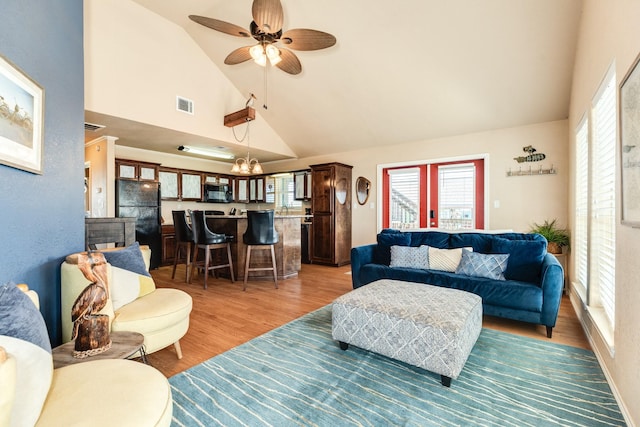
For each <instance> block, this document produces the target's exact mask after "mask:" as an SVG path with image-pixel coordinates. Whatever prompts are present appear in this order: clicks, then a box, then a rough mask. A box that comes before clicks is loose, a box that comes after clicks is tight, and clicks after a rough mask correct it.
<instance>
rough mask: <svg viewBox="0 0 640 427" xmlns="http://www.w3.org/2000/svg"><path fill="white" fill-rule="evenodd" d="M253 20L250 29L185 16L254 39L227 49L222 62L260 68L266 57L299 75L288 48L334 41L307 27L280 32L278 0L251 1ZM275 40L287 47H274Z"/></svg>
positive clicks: (321, 45)
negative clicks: (228, 51) (232, 49)
mask: <svg viewBox="0 0 640 427" xmlns="http://www.w3.org/2000/svg"><path fill="white" fill-rule="evenodd" d="M251 13H252V15H253V21H251V25H250V31H247V30H245V29H244V28H242V27H240V26H238V25H235V24H230V23H228V22H225V21H220V20H218V19H214V18H207V17H205V16H198V15H189V19H191V20H192V21H195V22H197V23H198V24H201V25H204V26H205V27H208V28H212V29H214V30H216V31H220V32H223V33H226V34H231V35H232V36H237V37H253V38H254V39H256V40H257V41H258V43H257V44H255V45H253V46H244V47H241V48H238V49H236V50H234V51H233V52H231V53H230V54H229V55H228V56H227V57H226V58H225V60H224V63H225V64H228V65H235V64H240V63H242V62H245V61H248V60H249V59H253V60H254V61H255V62H256V63H257V64H259V65H262V66H263V67H264V66H266V65H267V59H268V60H269V62H270V63H271V65H275V66H276V67H278V68H280V69H281V70H282V71H284V72H286V73H289V74H300V72H301V71H302V64H300V60H299V59H298V57H297V56H296V55H295V54H294V53H293V52H292V51H290V50H289V49H294V50H319V49H325V48H328V47H331V46H333V45H334V44H336V38H335V37H334V36H332V35H331V34H329V33H325V32H323V31H317V30H309V29H303V28H300V29H294V30H287V31H285V32H283V31H282V24H283V21H284V13H283V11H282V4H281V3H280V0H254V1H253V6H252V8H251ZM276 43H281V44H282V45H284V46H286V47H288V48H289V49H285V48H284V47H282V46H280V47H278V46H276Z"/></svg>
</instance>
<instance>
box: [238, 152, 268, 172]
mask: <svg viewBox="0 0 640 427" xmlns="http://www.w3.org/2000/svg"><path fill="white" fill-rule="evenodd" d="M231 172H233V173H241V174H245V175H249V174H252V173H256V174H260V173H262V165H260V162H258V159H256V158H255V157H254V158H253V159H252V158H251V157H250V156H249V152H248V151H247V157H241V158H239V159H236V162H235V163H234V165H233V167H232V168H231Z"/></svg>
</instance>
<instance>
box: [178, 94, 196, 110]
mask: <svg viewBox="0 0 640 427" xmlns="http://www.w3.org/2000/svg"><path fill="white" fill-rule="evenodd" d="M176 108H177V109H178V111H182V112H183V113H187V114H193V101H192V100H190V99H187V98H183V97H181V96H176Z"/></svg>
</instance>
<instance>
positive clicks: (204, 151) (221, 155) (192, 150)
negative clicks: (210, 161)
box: [178, 145, 235, 159]
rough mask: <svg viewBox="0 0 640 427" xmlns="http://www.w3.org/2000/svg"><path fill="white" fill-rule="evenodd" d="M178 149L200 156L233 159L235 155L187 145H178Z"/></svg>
mask: <svg viewBox="0 0 640 427" xmlns="http://www.w3.org/2000/svg"><path fill="white" fill-rule="evenodd" d="M178 151H184V152H185V153H191V154H199V155H201V156H209V157H215V158H217V159H234V158H235V156H234V155H233V154H231V153H224V152H222V151H216V150H211V149H209V148H201V147H192V146H189V145H180V146H179V147H178Z"/></svg>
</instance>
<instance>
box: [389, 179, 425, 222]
mask: <svg viewBox="0 0 640 427" xmlns="http://www.w3.org/2000/svg"><path fill="white" fill-rule="evenodd" d="M387 172H388V174H389V195H390V203H389V226H390V227H391V228H418V227H420V169H419V168H405V169H392V170H389V171H387Z"/></svg>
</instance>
